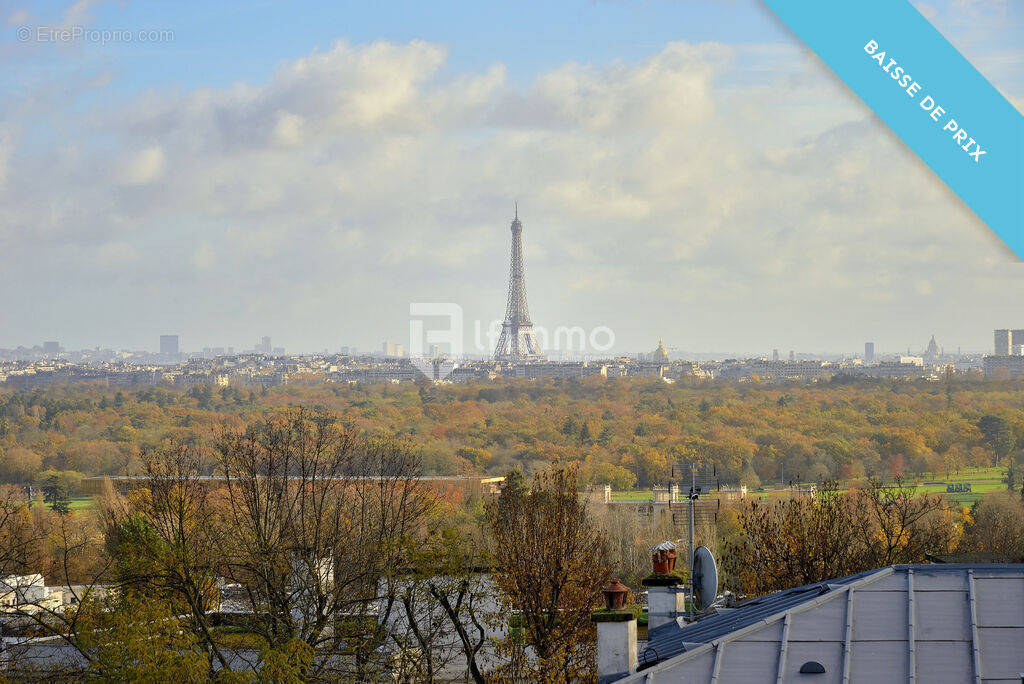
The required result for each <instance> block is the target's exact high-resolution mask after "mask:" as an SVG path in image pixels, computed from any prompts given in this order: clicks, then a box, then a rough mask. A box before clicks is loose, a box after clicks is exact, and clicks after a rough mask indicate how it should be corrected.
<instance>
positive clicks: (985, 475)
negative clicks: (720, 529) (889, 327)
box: [612, 468, 1006, 506]
mask: <svg viewBox="0 0 1024 684" xmlns="http://www.w3.org/2000/svg"><path fill="white" fill-rule="evenodd" d="M1005 478H1006V469H1005V468H969V469H965V470H962V471H960V472H959V473H949V475H948V476H947V475H946V474H945V473H926V474H925V476H922V477H919V478H915V479H913V480H910V479H908V480H905V481H904V482H905V483H906V484H908V485H910V486H913V487H915V488H916V491H917V493H919V494H941V495H942V498H944V499H946V500H947V501H949V502H950V503H952V502H956V503H958V504H960V505H962V506H970V505H971V504H973V503H974V502H976V501H977V500H978V499H980V498H981V496H982V494H987V493H988V492H1001V491H1003V490H1005V489H1006V481H1005ZM933 483H941V484H933ZM957 483H960V484H970V485H971V491H970V492H956V493H947V492H946V485H947V484H957ZM804 486H807V485H806V484H805V485H804ZM840 486H845V483H842V482H841V483H840ZM788 491H789V490H788V489H784V488H781V487H777V486H773V485H768V487H767V491H764V490H762V491H758V490H755V489H751V490H750V491H749V492H748V493H747V495H748V496H750V497H754V496H756V497H758V498H760V499H761V500H771V499H775V498H782V497H784V496H786V495H787V493H788ZM711 496H712V497H713V496H715V494H714V492H712V493H711ZM650 500H651V490H650V489H630V490H623V491H613V492H612V501H650Z"/></svg>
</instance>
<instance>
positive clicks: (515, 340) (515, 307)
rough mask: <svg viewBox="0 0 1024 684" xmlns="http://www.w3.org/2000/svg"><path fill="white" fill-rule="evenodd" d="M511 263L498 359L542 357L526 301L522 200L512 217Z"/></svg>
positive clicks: (535, 359) (537, 359) (495, 350)
mask: <svg viewBox="0 0 1024 684" xmlns="http://www.w3.org/2000/svg"><path fill="white" fill-rule="evenodd" d="M511 229H512V260H511V261H512V263H511V266H510V269H509V270H510V273H509V283H508V305H507V306H506V308H505V322H504V323H503V324H502V325H501V337H500V338H498V346H497V347H496V348H495V349H494V358H495V359H497V360H498V361H511V362H513V363H517V362H519V361H539V360H543V359H544V358H545V357H544V354H543V352H541V350H540V345H539V344H538V343H537V336H536V335H535V334H534V332H533V321H531V320H530V309H529V307H528V306H527V305H526V278H525V275H524V273H523V224H522V223H521V222H520V221H519V203H518V202H517V203H516V205H515V218H513V219H512V226H511Z"/></svg>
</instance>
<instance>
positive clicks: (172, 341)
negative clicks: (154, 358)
mask: <svg viewBox="0 0 1024 684" xmlns="http://www.w3.org/2000/svg"><path fill="white" fill-rule="evenodd" d="M160 353H161V354H163V355H165V356H177V355H178V353H179V352H178V336H177V335H161V336H160Z"/></svg>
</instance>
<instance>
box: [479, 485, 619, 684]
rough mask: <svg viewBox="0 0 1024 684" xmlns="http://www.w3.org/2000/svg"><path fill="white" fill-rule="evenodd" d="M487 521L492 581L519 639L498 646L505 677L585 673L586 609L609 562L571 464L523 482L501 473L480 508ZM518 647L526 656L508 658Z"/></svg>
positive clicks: (590, 646) (588, 663)
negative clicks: (501, 480)
mask: <svg viewBox="0 0 1024 684" xmlns="http://www.w3.org/2000/svg"><path fill="white" fill-rule="evenodd" d="M488 521H489V523H490V529H491V532H492V534H493V538H494V554H495V561H496V572H495V582H496V584H497V585H498V587H499V588H500V589H501V595H502V600H503V601H504V602H505V604H506V607H507V609H508V613H509V614H510V615H514V616H515V618H514V619H515V621H516V624H517V628H518V629H521V630H522V637H521V641H519V642H517V636H516V635H515V634H513V635H510V638H509V639H508V640H506V641H505V643H504V644H503V646H504V649H505V652H506V654H508V655H510V656H511V657H512V662H513V663H514V665H513V666H512V667H509V668H507V669H508V671H507V672H506V673H505V675H507V676H510V677H515V676H517V675H518V676H521V677H526V678H529V679H533V680H537V681H574V680H575V679H577V678H584V679H587V678H590V677H592V675H593V672H594V671H595V669H596V668H595V638H594V628H593V625H592V623H591V622H590V614H591V611H592V609H593V608H594V606H595V605H597V603H598V602H599V601H600V597H601V587H602V586H603V585H604V583H605V582H607V581H608V579H609V577H610V568H609V565H608V545H607V540H606V539H605V536H604V534H603V533H602V532H600V531H599V529H598V527H597V525H596V523H595V521H594V519H593V517H592V515H591V512H590V509H589V506H588V504H587V501H586V499H585V498H583V497H581V496H580V493H579V491H578V483H577V477H576V470H575V468H571V467H570V468H564V469H556V470H550V471H546V472H542V473H540V474H538V475H537V476H536V477H535V479H534V481H533V483H532V485H531V486H529V487H526V486H523V485H522V484H519V478H516V477H511V478H509V481H508V483H507V484H506V486H505V487H504V488H503V489H502V492H501V495H500V496H499V497H498V499H497V500H496V501H494V502H492V504H491V505H490V507H489V508H488ZM519 646H525V647H527V648H528V651H529V652H528V653H527V654H526V655H527V656H528V657H527V658H516V657H515V655H516V653H517V650H516V649H517V647H519ZM519 653H520V654H521V653H522V652H521V651H520V652H519ZM517 669H521V670H522V671H520V672H516V671H515V670H517Z"/></svg>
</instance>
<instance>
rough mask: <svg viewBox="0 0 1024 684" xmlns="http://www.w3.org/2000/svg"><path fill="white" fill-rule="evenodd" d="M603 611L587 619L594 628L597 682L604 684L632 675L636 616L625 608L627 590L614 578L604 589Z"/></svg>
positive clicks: (635, 666)
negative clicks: (595, 635)
mask: <svg viewBox="0 0 1024 684" xmlns="http://www.w3.org/2000/svg"><path fill="white" fill-rule="evenodd" d="M603 591H604V602H605V607H604V609H603V610H595V611H594V612H593V613H592V614H591V616H590V619H591V620H592V621H593V622H594V623H595V624H596V625H597V682H598V684H607V683H608V682H614V681H616V680H617V679H622V678H623V677H625V676H627V675H630V674H632V673H634V672H636V668H637V665H638V660H637V656H638V653H637V643H636V616H635V615H634V614H633V611H632V610H631V609H630V608H628V607H627V606H626V596H627V595H628V594H629V588H628V587H626V585H624V584H622V582H620V581H619V580H617V579H613V580H612V583H611V584H609V585H608V586H607V587H605V588H604V590H603Z"/></svg>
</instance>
